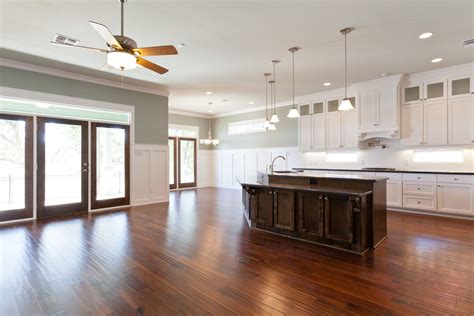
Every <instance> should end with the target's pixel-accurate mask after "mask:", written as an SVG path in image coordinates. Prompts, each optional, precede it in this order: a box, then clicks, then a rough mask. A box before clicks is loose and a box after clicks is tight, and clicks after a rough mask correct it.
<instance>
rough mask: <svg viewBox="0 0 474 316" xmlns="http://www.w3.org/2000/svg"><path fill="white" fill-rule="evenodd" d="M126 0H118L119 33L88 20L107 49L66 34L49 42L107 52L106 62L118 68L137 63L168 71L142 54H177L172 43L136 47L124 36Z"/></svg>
mask: <svg viewBox="0 0 474 316" xmlns="http://www.w3.org/2000/svg"><path fill="white" fill-rule="evenodd" d="M126 1H127V0H120V5H121V20H120V21H121V24H120V26H121V28H120V30H121V31H120V35H113V34H112V33H111V32H110V30H109V29H108V28H107V26H105V25H103V24H100V23H97V22H93V21H89V23H90V25H91V26H92V27H93V28H94V29H95V30H96V31H97V33H99V35H100V36H101V37H102V38H103V39H104V40H105V42H106V44H107V49H103V48H95V47H88V46H81V45H78V43H79V41H78V40H76V39H73V38H70V37H68V36H64V35H61V34H56V36H55V37H54V39H53V40H52V41H51V44H54V45H61V46H69V47H80V48H85V49H91V50H96V51H100V52H104V53H106V54H107V63H106V65H109V66H111V67H113V68H116V69H120V70H128V69H134V68H136V67H137V65H140V66H142V67H145V68H147V69H149V70H151V71H154V72H157V73H159V74H164V73H166V72H168V69H166V68H164V67H161V66H159V65H157V64H154V63H152V62H150V61H148V60H146V59H144V58H143V57H142V56H160V55H177V54H178V51H177V50H176V48H175V47H174V46H173V45H164V46H152V47H141V48H137V42H136V41H134V40H133V39H131V38H130V37H126V36H124V32H123V30H124V21H123V20H124V18H123V17H124V4H125V2H126Z"/></svg>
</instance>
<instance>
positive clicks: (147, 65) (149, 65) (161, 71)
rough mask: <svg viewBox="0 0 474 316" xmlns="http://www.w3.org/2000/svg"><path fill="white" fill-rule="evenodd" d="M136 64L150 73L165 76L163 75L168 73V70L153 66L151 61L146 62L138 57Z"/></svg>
mask: <svg viewBox="0 0 474 316" xmlns="http://www.w3.org/2000/svg"><path fill="white" fill-rule="evenodd" d="M137 64H139V65H140V66H143V67H145V68H147V69H149V70H151V71H154V72H157V73H159V74H160V75H162V74H165V73H167V72H168V69H166V68H164V67H161V66H159V65H157V64H154V63H152V62H151V61H148V60H146V59H143V58H140V57H137Z"/></svg>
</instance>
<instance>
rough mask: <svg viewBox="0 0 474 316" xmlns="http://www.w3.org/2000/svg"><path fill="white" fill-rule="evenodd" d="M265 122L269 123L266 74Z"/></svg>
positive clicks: (266, 77) (266, 80)
mask: <svg viewBox="0 0 474 316" xmlns="http://www.w3.org/2000/svg"><path fill="white" fill-rule="evenodd" d="M264 76H265V121H268V75H267V74H265V75H264Z"/></svg>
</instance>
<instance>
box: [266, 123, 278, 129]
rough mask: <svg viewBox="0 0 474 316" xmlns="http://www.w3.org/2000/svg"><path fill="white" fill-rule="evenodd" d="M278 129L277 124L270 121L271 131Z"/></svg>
mask: <svg viewBox="0 0 474 316" xmlns="http://www.w3.org/2000/svg"><path fill="white" fill-rule="evenodd" d="M276 129H277V127H276V125H275V124H274V123H270V125H269V126H268V130H269V131H274V130H276Z"/></svg>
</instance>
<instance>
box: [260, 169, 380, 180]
mask: <svg viewBox="0 0 474 316" xmlns="http://www.w3.org/2000/svg"><path fill="white" fill-rule="evenodd" d="M293 169H295V170H296V169H297V168H293ZM268 176H271V177H292V178H314V179H347V180H360V181H382V180H388V178H387V177H374V176H369V175H367V176H365V175H354V174H320V173H318V172H311V171H310V170H309V171H303V172H294V173H278V171H275V173H273V174H268Z"/></svg>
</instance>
